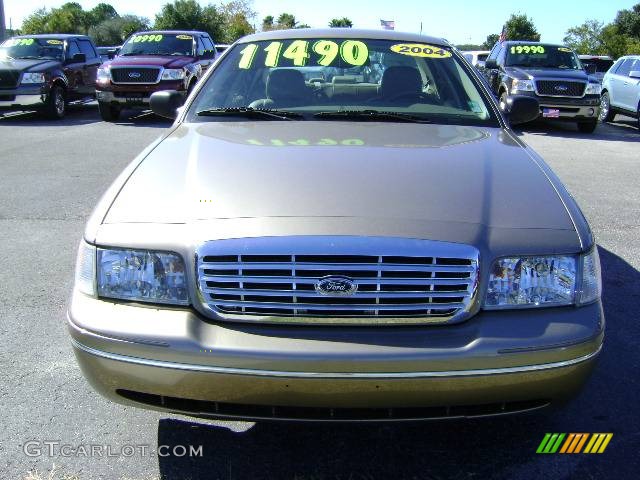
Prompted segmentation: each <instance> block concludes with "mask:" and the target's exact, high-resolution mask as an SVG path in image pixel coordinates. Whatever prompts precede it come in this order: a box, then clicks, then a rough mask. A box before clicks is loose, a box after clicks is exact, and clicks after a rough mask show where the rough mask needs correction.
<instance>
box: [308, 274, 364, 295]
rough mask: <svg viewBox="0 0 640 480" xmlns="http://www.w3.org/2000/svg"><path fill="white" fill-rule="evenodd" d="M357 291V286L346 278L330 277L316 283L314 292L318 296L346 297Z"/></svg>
mask: <svg viewBox="0 0 640 480" xmlns="http://www.w3.org/2000/svg"><path fill="white" fill-rule="evenodd" d="M357 291H358V284H357V283H356V282H354V281H353V280H351V279H350V278H347V277H338V276H330V277H324V278H321V279H320V280H318V281H317V282H316V292H318V293H319V294H320V295H330V296H346V295H353V294H354V293H356V292H357Z"/></svg>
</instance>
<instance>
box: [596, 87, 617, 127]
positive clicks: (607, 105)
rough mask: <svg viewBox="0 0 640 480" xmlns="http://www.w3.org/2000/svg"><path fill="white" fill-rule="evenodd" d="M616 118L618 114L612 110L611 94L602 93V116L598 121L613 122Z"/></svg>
mask: <svg viewBox="0 0 640 480" xmlns="http://www.w3.org/2000/svg"><path fill="white" fill-rule="evenodd" d="M615 116H616V113H615V112H614V111H613V110H612V108H611V97H610V96H609V92H602V96H601V97H600V115H599V116H598V120H600V121H601V122H611V121H612V120H613V119H614V118H615Z"/></svg>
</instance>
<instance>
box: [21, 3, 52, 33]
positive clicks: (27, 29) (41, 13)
mask: <svg viewBox="0 0 640 480" xmlns="http://www.w3.org/2000/svg"><path fill="white" fill-rule="evenodd" d="M48 20H49V11H48V10H47V9H46V8H40V9H38V10H36V11H35V12H33V13H32V14H31V15H29V16H28V17H27V18H25V19H24V21H23V22H22V28H21V30H22V33H23V34H25V35H33V34H36V33H45V32H46V31H47V21H48Z"/></svg>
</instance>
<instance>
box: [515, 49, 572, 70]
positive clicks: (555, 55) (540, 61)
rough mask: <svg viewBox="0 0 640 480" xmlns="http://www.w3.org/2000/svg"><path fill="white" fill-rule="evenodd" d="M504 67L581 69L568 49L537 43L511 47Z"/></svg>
mask: <svg viewBox="0 0 640 480" xmlns="http://www.w3.org/2000/svg"><path fill="white" fill-rule="evenodd" d="M506 65H507V66H509V67H528V68H565V69H569V70H581V69H582V65H581V64H580V60H578V57H577V55H576V54H575V53H574V52H573V50H571V49H570V48H566V47H559V46H557V45H543V44H537V43H536V44H530V45H527V44H522V45H512V46H511V47H509V48H507V61H506Z"/></svg>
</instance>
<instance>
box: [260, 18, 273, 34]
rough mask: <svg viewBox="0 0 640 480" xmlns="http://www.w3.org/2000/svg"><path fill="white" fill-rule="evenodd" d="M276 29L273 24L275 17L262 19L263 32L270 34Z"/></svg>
mask: <svg viewBox="0 0 640 480" xmlns="http://www.w3.org/2000/svg"><path fill="white" fill-rule="evenodd" d="M274 28H275V26H274V24H273V15H267V16H266V17H264V18H263V19H262V31H263V32H268V31H270V30H273V29H274Z"/></svg>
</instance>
